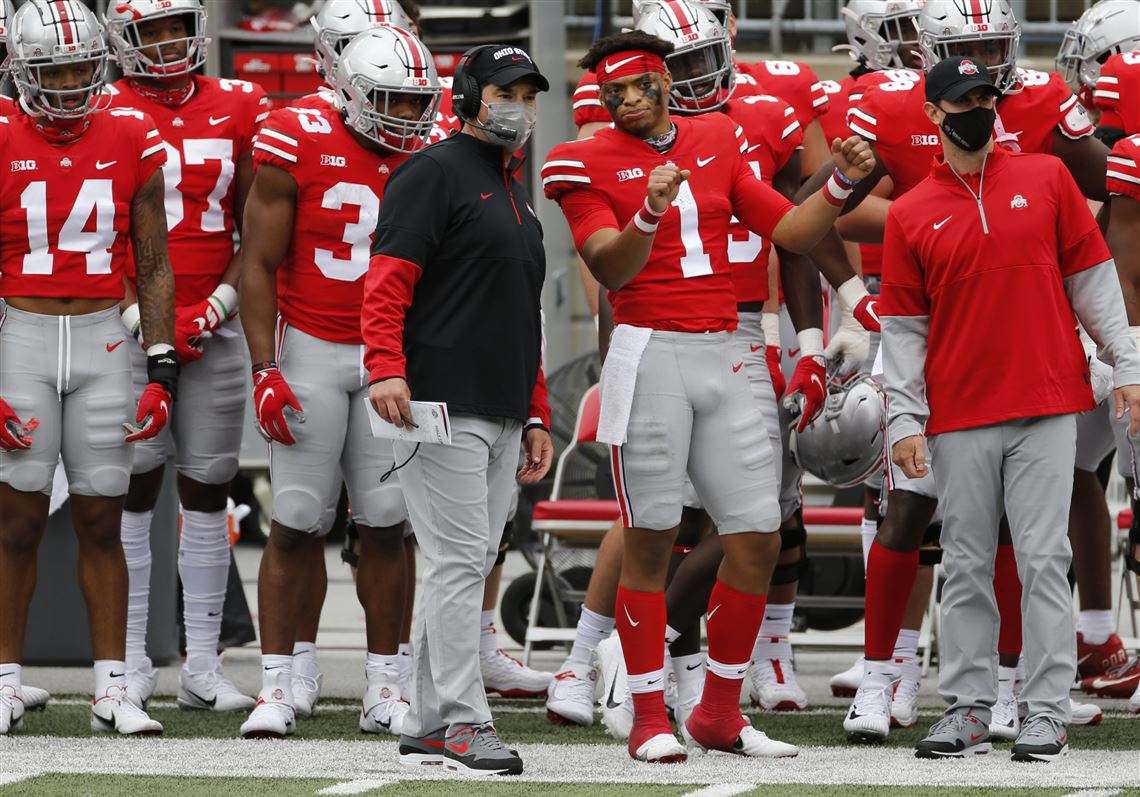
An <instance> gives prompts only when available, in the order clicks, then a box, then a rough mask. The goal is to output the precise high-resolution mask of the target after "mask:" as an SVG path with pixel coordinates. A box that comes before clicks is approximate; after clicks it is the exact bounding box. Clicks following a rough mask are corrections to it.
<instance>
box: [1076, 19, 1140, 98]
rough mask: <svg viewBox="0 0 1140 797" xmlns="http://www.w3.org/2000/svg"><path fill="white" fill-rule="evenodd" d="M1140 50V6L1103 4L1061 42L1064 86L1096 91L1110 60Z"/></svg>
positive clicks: (1080, 21)
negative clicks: (1111, 57) (1101, 75)
mask: <svg viewBox="0 0 1140 797" xmlns="http://www.w3.org/2000/svg"><path fill="white" fill-rule="evenodd" d="M1138 47H1140V2H1137V0H1100V2H1099V3H1097V4H1096V5H1094V6H1092V7H1091V8H1089V9H1088V10H1087V11H1085V13H1083V14H1081V16H1080V18H1079V19H1077V20H1076V21H1075V22H1073V24H1072V25H1071V26H1069V29H1068V30H1067V31H1065V38H1063V39H1062V40H1061V49H1060V51H1059V52H1058V53H1057V71H1058V72H1060V73H1061V74H1062V75H1064V77H1065V82H1066V83H1069V84H1070V85H1075V82H1076V81H1077V80H1079V81H1080V82H1081V85H1083V86H1087V87H1089V88H1093V87H1095V86H1096V80H1097V78H1098V77H1100V67H1101V65H1102V64H1103V63H1104V62H1105V61H1107V60H1108V58H1109V56H1111V55H1115V54H1116V53H1127V52H1132V51H1133V50H1135V49H1137V48H1138Z"/></svg>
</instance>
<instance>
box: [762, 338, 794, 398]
mask: <svg viewBox="0 0 1140 797" xmlns="http://www.w3.org/2000/svg"><path fill="white" fill-rule="evenodd" d="M764 357H765V358H766V359H767V360H768V374H769V375H770V376H771V377H772V389H773V390H774V391H775V392H776V401H779V400H780V399H781V398H783V397H784V391H785V390H786V389H787V387H788V380H786V379H784V369H783V368H781V367H780V347H779V346H767V347H765V351H764Z"/></svg>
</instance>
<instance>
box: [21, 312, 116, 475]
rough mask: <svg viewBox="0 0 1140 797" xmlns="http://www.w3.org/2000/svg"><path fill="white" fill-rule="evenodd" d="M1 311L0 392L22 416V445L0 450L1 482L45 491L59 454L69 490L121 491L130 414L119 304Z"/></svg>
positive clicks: (53, 472)
mask: <svg viewBox="0 0 1140 797" xmlns="http://www.w3.org/2000/svg"><path fill="white" fill-rule="evenodd" d="M0 307H2V308H4V309H3V311H0V397H3V399H4V400H5V401H6V402H8V404H9V405H10V406H11V407H12V410H13V411H14V412H15V413H16V414H17V415H18V416H19V417H20V420H22V421H24V422H25V423H26V422H27V421H28V420H30V419H32V418H36V419H37V420H38V421H39V422H40V425H39V428H37V429H36V430H35V431H34V432H33V433H32V441H33V442H32V447H31V448H30V449H28V450H27V451H19V452H12V453H4V454H0V482H3V483H5V484H7V485H10V486H11V487H13V488H14V489H16V490H20V491H22V492H28V493H35V492H40V493H44V494H45V495H51V488H52V476H53V475H54V474H55V466H56V463H57V462H58V461H59V458H60V455H62V456H63V466H64V469H65V470H66V472H67V479H68V482H69V488H68V491H69V492H70V493H71V494H73V495H92V496H108V497H112V496H120V495H125V494H126V492H127V485H128V483H129V480H130V465H131V449H130V446H129V444H127V443H125V442H124V441H123V437H124V436H125V435H126V432H124V431H123V424H124V423H126V422H127V421H132V422H133V421H134V419H135V411H136V405H135V402H134V400H133V395H132V391H131V363H130V349H131V347H135V346H137V344H136V343H135V342H134V340H133V339H131V338H130V336H129V335H127V331H126V329H125V328H124V327H123V322H122V320H121V319H120V317H119V308H118V307H111V308H109V309H107V310H101V311H99V312H98V313H89V314H85V315H71V316H58V315H41V314H39V313H26V312H23V311H21V310H15V309H13V308H11V307H4V306H3V305H0Z"/></svg>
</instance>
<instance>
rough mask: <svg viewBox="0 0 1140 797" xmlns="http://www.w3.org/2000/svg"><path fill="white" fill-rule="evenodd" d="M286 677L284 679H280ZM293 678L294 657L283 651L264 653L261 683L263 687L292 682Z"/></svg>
mask: <svg viewBox="0 0 1140 797" xmlns="http://www.w3.org/2000/svg"><path fill="white" fill-rule="evenodd" d="M282 677H284V680H283V681H279V680H278V679H280V678H282ZM292 680H293V657H292V656H287V655H284V654H281V653H270V654H262V656H261V684H262V686H263V687H270V686H276V685H278V684H280V683H287V684H288V683H291V682H292Z"/></svg>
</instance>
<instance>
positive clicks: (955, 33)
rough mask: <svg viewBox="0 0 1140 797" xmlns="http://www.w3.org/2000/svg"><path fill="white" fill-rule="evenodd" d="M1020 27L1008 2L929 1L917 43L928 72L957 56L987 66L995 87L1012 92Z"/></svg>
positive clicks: (920, 22)
mask: <svg viewBox="0 0 1140 797" xmlns="http://www.w3.org/2000/svg"><path fill="white" fill-rule="evenodd" d="M1020 41H1021V24H1020V23H1019V22H1018V21H1017V17H1015V16H1014V14H1013V9H1012V8H1010V5H1009V0H926V5H925V6H924V7H923V9H922V13H920V14H919V15H918V43H919V46H920V47H921V48H922V56H923V58H924V59H925V60H926V68H927V69H929V68H930V67H932V66H934V65H935V64H936V63H938V62H939V61H942V60H944V59H946V58H952V57H954V56H956V55H968V56H971V57H973V58H976V59H978V60H979V61H981V62H983V63H984V64H986V65H987V66H988V68H989V72H990V76H991V77H992V78H993V81H994V85H995V86H997V87H998V89H999V90H1000V91H1002V92H1009V90H1010V89H1012V88H1014V87H1015V85H1016V83H1017V46H1018V43H1019V42H1020Z"/></svg>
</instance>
